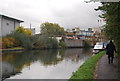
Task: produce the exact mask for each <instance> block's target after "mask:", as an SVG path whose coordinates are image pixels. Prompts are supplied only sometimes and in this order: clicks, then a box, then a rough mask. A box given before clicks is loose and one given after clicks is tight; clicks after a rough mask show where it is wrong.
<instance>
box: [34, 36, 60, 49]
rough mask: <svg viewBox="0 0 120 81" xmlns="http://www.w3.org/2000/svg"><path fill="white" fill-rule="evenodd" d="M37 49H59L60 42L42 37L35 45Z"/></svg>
mask: <svg viewBox="0 0 120 81" xmlns="http://www.w3.org/2000/svg"><path fill="white" fill-rule="evenodd" d="M34 47H35V48H58V42H57V40H56V39H55V38H52V37H51V38H50V37H46V36H40V37H39V38H38V40H37V42H36V43H35V44H34Z"/></svg>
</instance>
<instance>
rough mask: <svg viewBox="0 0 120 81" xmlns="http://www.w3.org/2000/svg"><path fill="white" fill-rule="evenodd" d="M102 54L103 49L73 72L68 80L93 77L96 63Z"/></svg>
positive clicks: (103, 52)
mask: <svg viewBox="0 0 120 81" xmlns="http://www.w3.org/2000/svg"><path fill="white" fill-rule="evenodd" d="M104 54H105V51H102V52H100V53H98V54H96V55H94V56H93V57H91V58H90V59H88V60H87V61H86V62H85V63H84V64H83V65H82V66H80V68H79V69H78V70H77V71H76V72H74V73H73V75H72V77H71V78H70V80H69V81H74V79H94V71H95V67H96V64H97V62H98V61H99V60H100V58H101V57H102V56H103V55H104Z"/></svg>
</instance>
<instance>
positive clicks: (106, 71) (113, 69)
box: [95, 54, 118, 79]
mask: <svg viewBox="0 0 120 81" xmlns="http://www.w3.org/2000/svg"><path fill="white" fill-rule="evenodd" d="M95 79H118V65H117V61H116V58H115V59H114V61H113V64H109V63H108V58H107V55H106V54H105V55H104V56H103V57H102V58H101V59H100V61H99V62H98V64H97V66H96V70H95Z"/></svg>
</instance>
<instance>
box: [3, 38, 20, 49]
mask: <svg viewBox="0 0 120 81" xmlns="http://www.w3.org/2000/svg"><path fill="white" fill-rule="evenodd" d="M17 42H18V41H17V40H16V39H15V38H13V37H3V38H2V43H1V44H2V48H11V47H16V46H17Z"/></svg>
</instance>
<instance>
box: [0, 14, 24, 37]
mask: <svg viewBox="0 0 120 81" xmlns="http://www.w3.org/2000/svg"><path fill="white" fill-rule="evenodd" d="M21 22H24V21H22V20H19V19H16V18H12V17H8V16H5V15H1V14H0V37H1V36H5V35H7V34H9V33H11V32H12V31H15V29H16V28H18V27H19V26H20V23H21Z"/></svg>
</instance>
